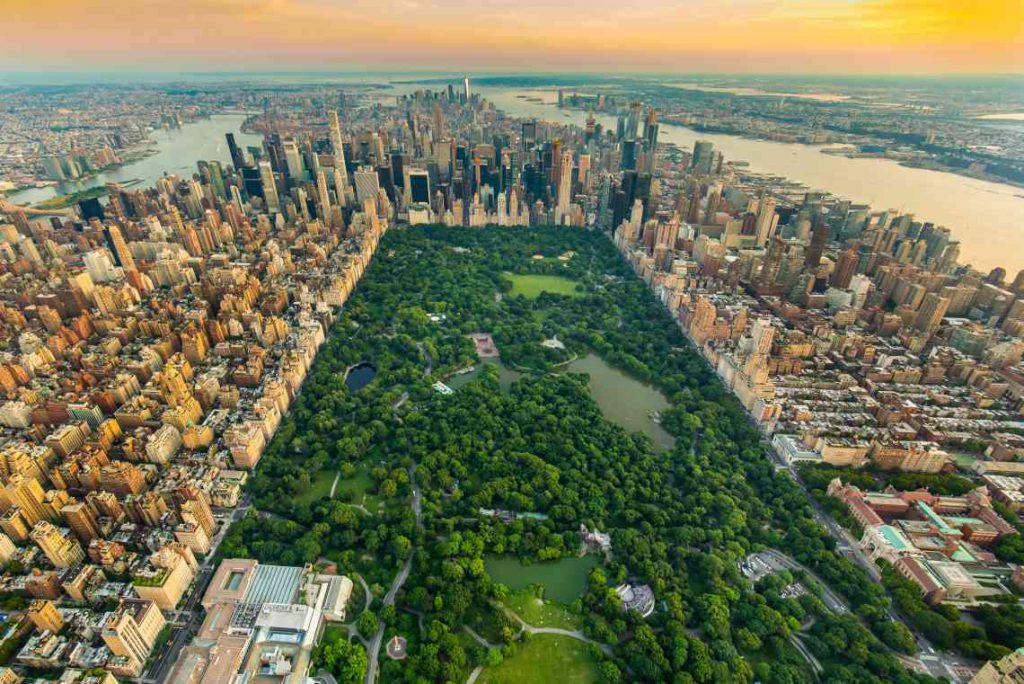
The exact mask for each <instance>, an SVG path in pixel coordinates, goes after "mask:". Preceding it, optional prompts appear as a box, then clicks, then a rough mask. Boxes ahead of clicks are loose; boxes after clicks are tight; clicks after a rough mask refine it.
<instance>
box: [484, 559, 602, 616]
mask: <svg viewBox="0 0 1024 684" xmlns="http://www.w3.org/2000/svg"><path fill="white" fill-rule="evenodd" d="M599 563H600V561H599V560H598V559H597V558H596V557H595V556H583V557H571V558H561V559H559V560H556V561H546V562H544V563H533V564H531V565H523V564H522V563H520V562H519V560H518V559H517V558H512V557H506V558H499V557H496V556H491V557H488V558H485V559H484V567H485V568H486V569H487V574H488V575H490V576H491V579H493V580H494V581H495V582H500V583H501V584H505V585H507V586H508V588H509V589H511V590H512V591H521V590H523V589H526V588H527V587H529V586H530V585H531V584H540V585H543V587H544V597H545V598H547V599H550V600H553V601H558V602H559V603H564V604H566V605H568V604H570V603H572V602H573V601H575V600H576V599H577V598H579V597H580V596H581V595H582V594H583V591H584V590H585V589H586V588H587V576H588V575H589V574H590V569H591V568H593V567H594V566H595V565H598V564H599Z"/></svg>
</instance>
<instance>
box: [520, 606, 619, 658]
mask: <svg viewBox="0 0 1024 684" xmlns="http://www.w3.org/2000/svg"><path fill="white" fill-rule="evenodd" d="M505 612H506V613H507V614H508V615H509V617H511V618H512V619H513V620H515V621H516V622H518V623H519V624H520V625H521V627H522V630H521V631H520V633H522V632H526V633H527V634H557V635H558V636H564V637H569V638H570V639H576V640H577V641H582V642H583V643H585V644H593V645H594V646H597V647H598V648H599V649H601V652H602V653H604V654H605V655H608V656H610V655H611V654H612V647H611V646H609V645H608V644H603V643H601V642H600V641H594V640H593V639H591V638H590V637H588V636H586V635H584V634H583V632H582V631H581V630H578V629H562V628H561V627H534V626H533V625H531V624H530V623H528V622H527V621H526V620H524V619H523V618H521V617H519V615H518V614H517V613H516V612H514V611H512V610H509V609H508V608H506V609H505Z"/></svg>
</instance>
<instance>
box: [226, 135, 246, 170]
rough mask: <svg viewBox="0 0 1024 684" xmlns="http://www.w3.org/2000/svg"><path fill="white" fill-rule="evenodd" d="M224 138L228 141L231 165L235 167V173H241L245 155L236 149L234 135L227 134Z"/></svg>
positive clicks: (236, 144)
mask: <svg viewBox="0 0 1024 684" xmlns="http://www.w3.org/2000/svg"><path fill="white" fill-rule="evenodd" d="M224 137H226V138H227V140H228V150H229V151H230V152H231V164H232V165H233V166H234V167H235V171H241V170H242V169H243V168H245V165H246V164H245V155H244V154H243V153H242V150H241V149H240V148H239V147H238V143H236V142H235V134H234V133H227V134H226V135H225V136H224Z"/></svg>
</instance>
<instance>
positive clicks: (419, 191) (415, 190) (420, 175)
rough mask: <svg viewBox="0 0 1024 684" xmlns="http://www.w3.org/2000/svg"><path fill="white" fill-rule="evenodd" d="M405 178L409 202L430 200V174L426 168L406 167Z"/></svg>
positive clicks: (427, 201)
mask: <svg viewBox="0 0 1024 684" xmlns="http://www.w3.org/2000/svg"><path fill="white" fill-rule="evenodd" d="M406 180H407V182H406V193H408V197H409V201H410V202H426V203H429V202H430V176H429V175H428V174H427V171H426V169H407V171H406Z"/></svg>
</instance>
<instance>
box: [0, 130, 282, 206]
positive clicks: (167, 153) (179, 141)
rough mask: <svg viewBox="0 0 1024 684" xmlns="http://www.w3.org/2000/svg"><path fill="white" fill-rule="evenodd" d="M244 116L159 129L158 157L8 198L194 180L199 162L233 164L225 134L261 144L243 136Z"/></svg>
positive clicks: (28, 199)
mask: <svg viewBox="0 0 1024 684" xmlns="http://www.w3.org/2000/svg"><path fill="white" fill-rule="evenodd" d="M245 119H246V115H245V114H215V115H213V116H211V117H210V118H208V119H199V120H198V121H195V122H193V123H187V124H185V125H183V126H181V127H180V128H158V129H155V130H153V131H152V132H150V135H149V137H150V138H152V139H153V141H154V142H155V143H156V150H157V152H156V154H151V155H150V156H148V157H145V158H144V159H140V160H138V161H135V162H131V163H128V164H124V165H123V166H118V167H116V168H112V169H110V170H107V171H104V172H102V173H100V174H97V175H95V176H92V177H90V178H86V179H84V180H80V181H72V182H67V183H59V184H57V185H54V186H48V187H43V188H28V189H26V190H22V191H20V192H15V193H11V194H9V195H7V199H8V200H10V201H11V202H14V203H15V204H35V203H36V202H42V201H43V200H46V199H49V198H51V197H54V196H56V195H65V194H67V193H70V192H78V191H80V190H85V189H87V188H93V187H96V186H100V185H105V184H107V183H127V182H129V181H133V180H136V179H139V180H141V181H142V182H141V183H140V185H139V187H143V188H144V187H149V186H150V185H152V184H153V183H155V182H156V181H157V180H158V179H159V178H160V177H161V176H164V175H169V174H175V175H178V176H183V177H191V175H192V174H193V173H194V172H195V171H196V170H197V169H196V162H198V161H199V160H207V161H215V160H216V161H221V162H226V163H231V154H230V153H229V152H228V143H227V140H226V139H225V137H224V135H225V134H226V133H234V134H235V141H236V142H237V143H238V145H239V147H241V148H242V149H243V150H244V149H245V148H246V147H247V146H250V145H262V143H263V136H261V135H252V134H250V133H242V131H241V127H242V124H243V123H244V122H245Z"/></svg>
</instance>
